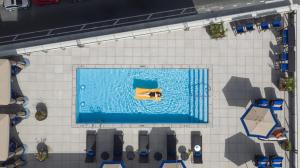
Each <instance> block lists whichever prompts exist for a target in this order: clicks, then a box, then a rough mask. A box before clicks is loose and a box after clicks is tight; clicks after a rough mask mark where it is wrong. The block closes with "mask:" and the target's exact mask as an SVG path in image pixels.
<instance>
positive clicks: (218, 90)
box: [17, 25, 288, 168]
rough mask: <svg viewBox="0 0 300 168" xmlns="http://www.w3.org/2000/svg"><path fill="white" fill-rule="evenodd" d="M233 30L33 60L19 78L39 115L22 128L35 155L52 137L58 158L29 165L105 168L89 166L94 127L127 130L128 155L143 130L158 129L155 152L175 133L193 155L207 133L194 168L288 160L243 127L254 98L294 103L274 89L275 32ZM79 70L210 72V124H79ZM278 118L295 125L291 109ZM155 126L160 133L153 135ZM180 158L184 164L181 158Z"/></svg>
mask: <svg viewBox="0 0 300 168" xmlns="http://www.w3.org/2000/svg"><path fill="white" fill-rule="evenodd" d="M227 26H228V32H227V37H225V38H224V39H220V40H211V39H210V38H209V36H208V35H207V33H206V31H205V29H204V28H197V29H192V30H190V31H177V32H171V33H162V34H159V35H152V36H144V37H137V38H134V39H125V40H119V41H109V42H105V43H101V44H99V45H90V46H85V47H83V48H67V49H62V50H53V51H48V52H46V53H45V52H39V53H33V54H31V55H30V56H28V58H29V59H30V61H31V65H30V67H28V68H27V69H25V70H24V71H22V72H21V73H20V74H19V76H18V80H19V85H20V87H21V89H22V91H23V93H24V95H26V96H28V97H29V99H30V104H29V108H30V110H31V113H32V115H31V116H30V118H29V119H26V120H24V121H23V122H22V123H21V124H19V125H18V126H17V129H18V131H19V134H20V138H21V139H22V140H23V143H25V144H26V145H27V147H28V153H35V152H36V145H37V141H39V140H40V139H42V138H46V144H48V145H49V149H50V152H51V153H55V154H52V155H50V158H49V161H48V162H42V163H37V162H34V161H32V162H30V161H29V164H28V165H27V166H26V167H30V168H32V167H43V168H44V167H56V168H60V167H61V168H62V167H63V168H69V167H70V168H71V167H72V168H79V167H80V168H81V167H82V168H83V167H95V168H96V167H98V166H99V164H100V161H101V160H100V157H99V155H97V164H89V165H86V164H84V160H83V157H84V154H83V153H84V152H85V144H86V142H85V138H86V136H85V135H86V130H88V129H95V130H98V129H99V131H98V132H99V137H106V136H107V135H109V132H111V130H113V129H117V130H120V131H123V134H124V151H125V148H126V147H127V146H128V145H130V146H132V147H133V149H134V150H135V151H136V150H137V147H138V132H139V131H140V130H149V131H150V134H151V135H150V136H151V137H150V143H151V147H150V148H152V149H154V150H155V149H157V150H164V149H163V148H164V147H165V145H166V144H165V142H164V141H165V140H164V137H162V136H163V135H164V134H165V133H166V132H168V131H170V130H173V131H175V132H176V135H177V140H178V143H177V148H178V147H180V146H185V148H186V149H187V150H188V149H190V141H191V140H190V134H191V131H201V133H202V136H203V164H202V165H200V166H199V165H196V164H192V163H191V161H190V160H187V161H186V162H185V164H186V165H187V167H188V168H196V167H205V168H215V167H222V168H233V167H245V168H246V167H247V168H249V167H254V166H253V163H252V162H251V159H252V158H253V157H254V154H255V153H260V152H262V153H263V154H268V155H272V154H275V153H277V154H278V155H280V156H288V155H287V154H285V153H284V152H283V150H281V149H280V147H279V145H278V143H276V142H275V143H273V142H264V143H263V142H262V141H257V140H255V139H252V140H251V139H249V138H246V137H245V135H244V134H245V131H244V128H243V127H242V124H241V122H240V117H241V116H242V114H243V113H244V112H245V110H246V108H247V106H249V103H250V100H251V99H254V98H259V97H267V98H275V96H276V97H277V98H286V97H287V95H286V94H284V92H279V90H278V89H277V87H276V86H275V85H274V83H273V82H274V80H275V79H276V78H277V76H276V72H275V71H274V70H273V62H272V57H273V54H274V50H276V40H275V36H274V33H273V32H272V31H266V32H261V33H259V32H258V31H257V30H255V31H253V32H251V33H245V34H242V35H237V36H235V35H234V34H233V32H232V30H231V28H230V27H229V25H227ZM78 65H82V66H103V67H124V68H125V67H132V66H145V67H189V66H191V67H194V66H197V67H205V68H206V67H208V68H209V71H210V73H212V75H210V79H209V80H210V83H209V84H210V93H209V95H210V98H209V104H210V108H209V109H210V111H209V117H210V119H209V124H199V125H195V124H192V125H179V124H157V125H135V124H133V125H128V124H125V125H122V124H121V125H111V124H109V125H87V126H74V122H73V121H72V116H73V114H74V109H73V105H74V93H73V89H74V87H75V86H74V85H73V80H74V79H73V73H74V69H75V68H74V67H76V66H78ZM38 102H44V103H46V105H47V107H48V118H47V119H46V120H45V121H42V122H39V121H36V120H35V118H34V114H35V111H36V110H35V105H36V104H37V103H38ZM277 114H278V118H279V120H280V121H281V123H282V125H287V122H288V119H286V118H285V116H286V117H287V116H288V111H287V110H286V109H285V110H284V111H281V112H278V113H277ZM287 118H288V117H287ZM92 127H93V128H92ZM100 127H101V128H103V129H108V130H103V129H100ZM152 127H155V128H153V129H152V130H151V128H152ZM101 135H104V136H101ZM107 137H108V136H107ZM102 139H103V138H102ZM161 139H162V141H159V140H161ZM152 140H153V141H152ZM100 144H102V145H99V146H98V147H97V148H99V149H97V150H99V151H101V150H103V149H101V148H107V147H108V146H111V144H112V141H111V140H109V138H108V140H106V141H104V140H103V142H101V143H100ZM154 150H153V151H151V152H154ZM249 151H250V152H249ZM97 152H98V151H97ZM162 153H164V151H162ZM178 156H179V159H180V154H179V153H178ZM125 162H126V164H127V167H129V168H137V167H144V168H148V167H149V168H154V167H157V166H159V163H160V162H156V161H154V160H153V153H152V154H151V155H150V162H151V163H150V164H148V165H142V164H138V163H137V157H136V159H135V160H134V161H127V160H125ZM287 166H288V162H287V159H284V167H287Z"/></svg>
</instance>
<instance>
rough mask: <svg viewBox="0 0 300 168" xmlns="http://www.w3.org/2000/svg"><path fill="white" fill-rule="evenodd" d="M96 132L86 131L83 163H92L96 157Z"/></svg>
mask: <svg viewBox="0 0 300 168" xmlns="http://www.w3.org/2000/svg"><path fill="white" fill-rule="evenodd" d="M96 135H97V133H96V131H95V130H87V132H86V158H85V162H94V161H95V157H96Z"/></svg>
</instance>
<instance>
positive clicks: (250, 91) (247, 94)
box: [223, 76, 261, 107]
mask: <svg viewBox="0 0 300 168" xmlns="http://www.w3.org/2000/svg"><path fill="white" fill-rule="evenodd" d="M223 93H224V96H225V98H226V100H227V103H228V105H229V106H238V107H246V106H247V104H248V103H249V101H250V100H252V99H257V98H261V92H260V89H259V88H257V87H252V85H251V82H250V79H249V78H241V77H236V76H232V77H231V78H230V79H229V81H228V82H227V84H226V85H225V87H224V88H223Z"/></svg>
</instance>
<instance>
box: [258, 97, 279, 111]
mask: <svg viewBox="0 0 300 168" xmlns="http://www.w3.org/2000/svg"><path fill="white" fill-rule="evenodd" d="M283 103H284V100H283V99H274V100H267V99H257V100H255V102H254V104H255V106H258V107H270V108H271V109H272V110H282V109H283Z"/></svg>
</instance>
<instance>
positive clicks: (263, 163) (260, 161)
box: [256, 156, 269, 168]
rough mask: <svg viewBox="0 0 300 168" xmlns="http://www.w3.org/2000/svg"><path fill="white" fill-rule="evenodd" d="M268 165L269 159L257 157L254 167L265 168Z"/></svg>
mask: <svg viewBox="0 0 300 168" xmlns="http://www.w3.org/2000/svg"><path fill="white" fill-rule="evenodd" d="M268 165H269V158H268V157H266V156H258V158H257V160H256V166H257V167H258V168H267V167H268Z"/></svg>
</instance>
